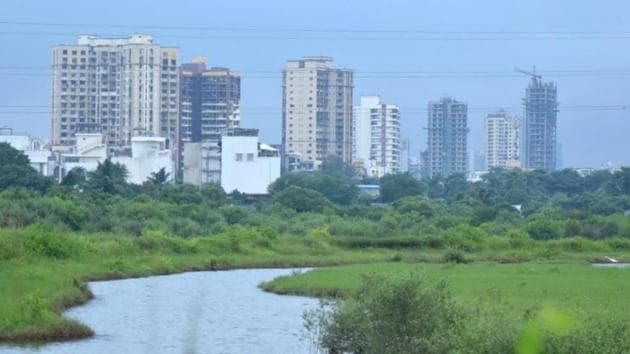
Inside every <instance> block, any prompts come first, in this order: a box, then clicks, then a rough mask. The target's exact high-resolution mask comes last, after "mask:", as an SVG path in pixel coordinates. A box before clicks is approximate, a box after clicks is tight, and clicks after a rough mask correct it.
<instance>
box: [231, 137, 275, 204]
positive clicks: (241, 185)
mask: <svg viewBox="0 0 630 354" xmlns="http://www.w3.org/2000/svg"><path fill="white" fill-rule="evenodd" d="M279 177H280V151H279V150H278V149H276V148H273V147H271V146H270V145H267V144H262V143H260V142H259V141H258V130H256V129H236V130H234V131H232V132H229V133H228V134H226V135H223V136H222V137H221V187H223V189H224V190H225V191H226V192H228V193H229V192H232V191H234V190H238V191H239V192H241V193H245V194H250V195H265V194H267V193H268V192H267V188H268V187H269V185H270V184H271V183H273V182H274V181H275V180H276V179H278V178H279Z"/></svg>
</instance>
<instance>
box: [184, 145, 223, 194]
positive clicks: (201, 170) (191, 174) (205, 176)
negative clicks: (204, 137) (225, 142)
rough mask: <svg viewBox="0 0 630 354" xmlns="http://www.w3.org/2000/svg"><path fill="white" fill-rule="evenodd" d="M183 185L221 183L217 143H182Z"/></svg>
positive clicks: (219, 154) (219, 155)
mask: <svg viewBox="0 0 630 354" xmlns="http://www.w3.org/2000/svg"><path fill="white" fill-rule="evenodd" d="M183 154H184V158H183V169H182V177H183V180H184V183H190V184H194V185H196V186H200V185H202V184H207V183H215V184H220V183H221V148H220V146H219V143H218V142H198V143H184V149H183Z"/></svg>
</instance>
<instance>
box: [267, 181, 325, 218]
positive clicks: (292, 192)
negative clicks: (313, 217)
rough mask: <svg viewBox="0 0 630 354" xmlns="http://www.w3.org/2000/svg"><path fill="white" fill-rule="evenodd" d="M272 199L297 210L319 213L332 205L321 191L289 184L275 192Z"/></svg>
mask: <svg viewBox="0 0 630 354" xmlns="http://www.w3.org/2000/svg"><path fill="white" fill-rule="evenodd" d="M273 201H274V203H276V204H278V205H281V206H283V207H285V208H288V209H293V210H295V211H297V212H317V213H320V212H322V211H324V210H325V209H327V208H332V206H333V205H332V203H331V202H330V201H329V200H328V199H326V197H324V195H322V194H321V193H319V192H317V191H314V190H311V189H307V188H302V187H298V186H290V187H288V188H285V189H283V190H282V191H280V192H278V193H276V194H275V195H274V198H273Z"/></svg>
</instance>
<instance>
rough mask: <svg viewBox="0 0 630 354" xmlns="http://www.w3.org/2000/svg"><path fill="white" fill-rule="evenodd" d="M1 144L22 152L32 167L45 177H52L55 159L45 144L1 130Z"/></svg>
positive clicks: (10, 130) (35, 139) (29, 137)
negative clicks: (6, 144)
mask: <svg viewBox="0 0 630 354" xmlns="http://www.w3.org/2000/svg"><path fill="white" fill-rule="evenodd" d="M0 143H8V144H9V145H11V146H12V147H13V148H14V149H17V150H20V151H22V152H23V153H24V154H25V155H26V156H27V157H28V159H29V161H30V164H31V167H33V168H34V169H35V170H37V172H39V173H41V174H42V175H44V176H50V175H52V173H53V171H54V158H53V156H52V153H51V152H50V150H49V149H46V148H45V147H44V142H43V141H41V140H39V139H37V138H33V137H32V136H30V135H20V134H14V133H13V129H11V128H7V127H2V128H0Z"/></svg>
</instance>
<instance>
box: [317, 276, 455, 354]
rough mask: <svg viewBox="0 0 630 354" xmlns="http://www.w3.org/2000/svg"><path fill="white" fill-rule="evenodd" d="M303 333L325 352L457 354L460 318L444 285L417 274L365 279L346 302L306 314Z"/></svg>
mask: <svg viewBox="0 0 630 354" xmlns="http://www.w3.org/2000/svg"><path fill="white" fill-rule="evenodd" d="M305 319H306V321H305V322H306V328H307V330H309V331H311V332H312V333H315V334H316V335H318V337H319V340H320V343H321V345H322V346H323V347H324V348H326V349H328V350H329V352H330V353H364V354H370V353H379V354H388V353H396V354H397V353H408V354H413V353H450V352H458V350H456V349H458V348H456V346H457V344H458V343H457V341H456V340H453V338H458V337H457V336H458V335H461V334H462V332H463V330H464V321H463V319H464V313H463V312H462V311H461V310H460V308H459V307H458V306H457V305H456V304H455V302H454V300H453V298H452V295H451V294H450V293H449V292H448V289H447V288H446V284H445V283H444V282H437V283H429V282H427V281H426V280H425V279H423V277H421V276H419V275H418V274H406V275H400V276H396V277H385V276H382V275H381V276H379V275H368V276H365V277H364V278H363V280H362V282H361V285H360V287H359V288H358V289H357V291H356V292H354V293H352V294H351V295H350V297H349V298H348V299H347V300H345V301H343V302H339V303H337V304H336V305H335V306H333V308H332V311H327V310H326V309H325V308H323V309H320V310H315V311H311V312H309V313H307V315H306V316H305Z"/></svg>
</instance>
